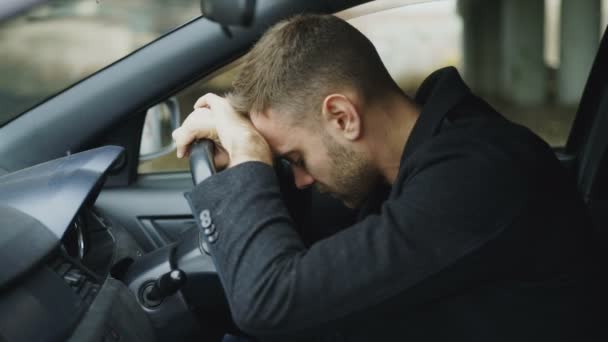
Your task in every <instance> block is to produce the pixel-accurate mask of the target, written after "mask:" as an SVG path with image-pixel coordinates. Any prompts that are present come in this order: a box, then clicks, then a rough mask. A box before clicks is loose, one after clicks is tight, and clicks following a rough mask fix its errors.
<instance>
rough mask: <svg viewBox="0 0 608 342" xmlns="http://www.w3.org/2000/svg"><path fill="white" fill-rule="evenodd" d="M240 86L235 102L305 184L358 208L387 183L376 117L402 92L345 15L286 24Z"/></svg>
mask: <svg viewBox="0 0 608 342" xmlns="http://www.w3.org/2000/svg"><path fill="white" fill-rule="evenodd" d="M233 85H234V92H233V93H232V94H231V95H230V101H231V103H232V105H233V106H234V107H235V109H236V110H237V111H240V112H242V113H248V114H249V115H250V118H251V121H252V122H253V124H254V126H255V127H256V128H257V129H258V131H259V132H260V133H261V134H262V135H263V136H264V138H266V140H267V141H268V143H269V145H270V146H271V148H272V149H273V150H274V152H275V153H276V154H278V155H281V156H284V157H285V158H286V159H288V160H289V161H290V162H291V163H292V167H293V171H294V175H295V177H296V185H297V186H298V187H301V188H302V187H305V186H308V185H312V184H316V186H317V187H318V188H319V190H321V191H324V192H329V193H331V194H333V195H335V196H336V197H338V198H340V199H342V200H343V201H344V202H345V203H346V204H347V205H349V206H352V207H355V206H358V205H359V204H361V202H362V201H363V200H364V199H365V197H366V196H367V194H368V193H369V192H370V191H371V190H372V188H373V187H374V186H375V185H377V183H378V182H379V181H380V179H381V175H380V171H379V169H378V167H377V165H374V160H373V159H374V156H373V153H374V151H373V149H370V147H371V145H370V144H369V140H370V136H371V134H370V132H371V131H372V128H374V124H373V122H374V121H378V119H379V118H372V116H373V113H374V112H378V111H374V109H377V108H381V107H382V106H383V105H384V104H385V102H386V100H387V98H390V97H391V96H395V95H398V96H403V95H402V93H401V91H400V90H399V88H398V86H397V85H396V84H395V82H394V81H393V80H392V78H391V77H390V75H389V73H388V71H387V70H386V68H385V67H384V65H383V63H382V61H381V59H380V57H379V56H378V53H377V52H376V49H375V48H374V46H373V45H372V43H371V42H370V41H369V40H368V39H367V38H366V37H365V36H364V35H363V34H361V33H360V32H359V31H357V30H356V29H355V28H354V27H352V26H351V25H349V24H348V23H346V22H345V21H343V20H341V19H339V18H336V17H334V16H330V15H301V16H296V17H293V18H291V19H288V20H285V21H283V22H280V23H279V24H277V25H275V26H274V27H272V28H271V29H270V30H268V31H267V32H266V33H265V34H264V35H263V36H262V38H261V39H260V40H259V42H258V43H257V44H256V45H255V46H254V48H253V49H252V50H251V51H250V52H249V53H248V54H247V55H246V56H245V60H244V63H243V66H242V70H241V72H240V74H239V75H238V76H237V79H236V80H235V82H234V84H233ZM376 126H377V125H376ZM375 128H377V127H375ZM375 131H377V129H376V130H375ZM372 145H373V144H372ZM375 147H377V144H376V146H375Z"/></svg>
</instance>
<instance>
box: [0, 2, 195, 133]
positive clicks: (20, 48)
mask: <svg viewBox="0 0 608 342" xmlns="http://www.w3.org/2000/svg"><path fill="white" fill-rule="evenodd" d="M199 14H200V9H199V7H198V1H192V0H129V1H124V0H53V1H49V2H47V3H46V4H44V5H40V6H37V7H35V8H33V9H31V10H29V11H27V12H25V13H23V14H21V15H19V16H18V17H15V18H13V19H11V20H9V21H6V22H4V23H2V24H0V75H1V76H0V125H2V124H4V123H6V122H8V121H9V120H11V119H12V118H15V117H16V116H18V115H19V114H20V113H22V112H24V111H26V110H27V109H29V108H32V107H33V106H35V105H36V104H38V103H40V102H41V101H43V100H45V99H47V98H48V97H50V96H52V95H54V94H56V93H58V92H60V91H61V90H63V89H65V88H67V87H69V86H70V85H72V84H74V83H76V82H78V81H80V80H82V79H84V78H86V77H88V76H90V75H91V74H93V73H95V72H96V71H98V70H100V69H102V68H104V67H106V66H108V65H109V64H111V63H112V62H114V61H116V60H118V59H120V58H122V57H124V56H126V55H128V54H129V53H131V52H133V51H135V50H137V49H138V48H140V47H142V46H143V45H145V44H147V43H149V42H151V41H152V40H154V39H156V38H158V37H160V36H161V35H162V34H164V33H166V32H167V31H169V30H171V29H172V28H174V27H177V26H179V25H181V24H183V23H185V22H187V21H189V20H190V19H192V18H194V17H197V16H199Z"/></svg>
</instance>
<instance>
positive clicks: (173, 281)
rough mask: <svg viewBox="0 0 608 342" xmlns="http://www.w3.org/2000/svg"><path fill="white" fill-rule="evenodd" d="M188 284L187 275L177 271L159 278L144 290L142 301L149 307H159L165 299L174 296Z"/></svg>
mask: <svg viewBox="0 0 608 342" xmlns="http://www.w3.org/2000/svg"><path fill="white" fill-rule="evenodd" d="M185 283H186V273H184V271H182V270H180V269H175V270H172V271H170V272H167V273H165V274H163V275H162V276H160V277H158V279H156V281H155V282H154V283H150V284H148V285H147V286H146V287H144V289H143V293H142V299H143V302H144V304H145V305H146V306H147V307H155V306H158V305H159V304H160V303H161V302H162V300H163V299H165V298H166V297H168V296H170V295H172V294H174V293H175V292H177V290H179V289H180V288H181V287H182V286H183V285H184V284H185Z"/></svg>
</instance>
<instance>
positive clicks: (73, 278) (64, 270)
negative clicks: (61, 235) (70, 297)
mask: <svg viewBox="0 0 608 342" xmlns="http://www.w3.org/2000/svg"><path fill="white" fill-rule="evenodd" d="M49 266H50V267H51V268H52V269H53V270H54V271H55V272H56V273H57V274H58V275H59V276H60V277H61V278H63V280H64V281H65V282H66V284H68V285H69V286H70V287H71V288H72V290H74V292H75V293H76V294H77V295H78V296H79V297H80V298H81V299H82V301H83V302H84V303H86V304H87V305H89V304H91V303H92V302H93V299H94V298H95V296H96V295H97V292H98V291H99V287H100V286H99V282H98V281H97V280H96V279H95V278H94V277H93V276H91V275H89V274H88V273H87V272H86V271H84V270H82V269H81V268H80V267H79V266H78V265H76V264H75V263H74V262H72V261H71V260H69V258H67V257H65V256H63V255H61V254H60V255H59V256H58V257H57V258H55V259H54V260H53V261H52V262H51V264H50V265H49Z"/></svg>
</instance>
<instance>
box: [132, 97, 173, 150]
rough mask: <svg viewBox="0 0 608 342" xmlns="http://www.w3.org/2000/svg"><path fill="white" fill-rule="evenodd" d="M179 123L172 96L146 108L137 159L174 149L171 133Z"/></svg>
mask: <svg viewBox="0 0 608 342" xmlns="http://www.w3.org/2000/svg"><path fill="white" fill-rule="evenodd" d="M179 125H180V110H179V103H178V102H177V99H176V98H174V97H172V98H170V99H168V100H167V101H165V102H162V103H159V104H157V105H156V106H154V107H151V108H150V109H148V111H147V113H146V119H145V121H144V129H143V131H142V133H141V144H140V145H139V146H140V147H139V161H146V160H150V159H154V158H157V157H160V156H163V155H165V154H168V153H170V152H173V151H174V150H175V142H174V141H173V138H172V137H171V133H172V132H173V131H174V130H175V129H177V128H178V127H179Z"/></svg>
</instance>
